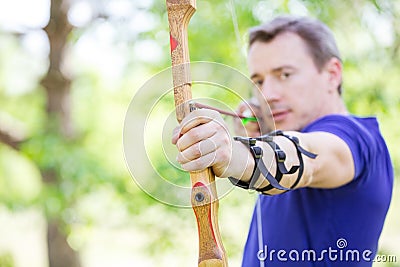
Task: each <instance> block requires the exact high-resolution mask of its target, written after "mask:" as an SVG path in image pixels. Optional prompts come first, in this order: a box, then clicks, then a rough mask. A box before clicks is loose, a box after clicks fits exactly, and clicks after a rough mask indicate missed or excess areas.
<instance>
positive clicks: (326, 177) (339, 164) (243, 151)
mask: <svg viewBox="0 0 400 267" xmlns="http://www.w3.org/2000/svg"><path fill="white" fill-rule="evenodd" d="M285 133H286V134H288V135H292V136H296V137H297V138H298V139H299V142H300V145H301V146H302V147H303V148H304V149H305V150H307V151H310V152H312V153H315V154H317V155H318V157H316V158H314V159H313V158H309V157H305V156H304V157H303V174H302V176H301V179H300V180H299V182H298V183H297V185H296V186H295V188H300V187H315V188H334V187H339V186H341V185H344V184H346V183H348V182H350V181H351V180H352V178H353V177H354V163H353V158H352V154H351V151H350V149H349V147H348V146H347V144H346V143H345V142H344V141H343V140H342V139H340V138H339V137H337V136H336V135H333V134H330V133H326V132H313V133H299V132H285ZM273 141H274V142H275V143H276V144H277V145H278V146H279V147H280V148H281V150H283V151H284V152H285V154H286V160H285V162H284V164H285V167H286V169H288V170H289V169H290V168H291V167H292V166H296V165H299V157H298V152H297V150H296V147H295V146H294V144H293V142H292V141H290V140H289V139H287V138H285V137H282V136H275V137H273ZM173 143H175V144H176V145H177V147H178V150H179V154H178V156H177V160H178V162H180V163H181V164H182V167H183V168H184V169H185V170H188V171H196V170H201V169H204V168H206V167H212V168H213V171H214V172H215V174H216V175H217V176H218V177H221V178H224V177H235V178H237V179H240V180H241V181H243V182H249V180H250V179H251V177H252V174H253V170H254V166H255V161H254V159H253V156H252V154H251V153H250V151H249V149H248V147H246V146H245V145H244V144H242V143H241V142H238V141H234V140H233V138H232V136H231V135H230V133H229V131H228V130H227V127H226V125H225V123H224V121H223V119H222V118H221V116H220V115H219V113H218V112H215V111H211V110H206V109H202V110H196V111H194V112H192V113H191V114H190V115H189V116H188V117H187V118H185V120H184V121H182V123H181V125H180V127H178V128H177V129H176V131H175V133H174V136H173ZM257 146H259V147H261V148H262V150H263V157H262V160H263V162H264V165H265V166H266V167H267V169H268V170H269V172H270V173H271V174H275V173H276V168H277V165H276V161H275V152H274V150H273V149H272V148H271V147H270V146H269V145H268V144H267V143H265V142H257ZM297 178H298V173H297V172H295V173H292V174H284V175H283V176H282V179H281V181H280V182H279V183H280V184H281V185H282V186H283V187H286V188H290V187H291V186H292V185H293V184H294V183H295V181H296V180H297ZM260 181H263V182H262V183H260V184H258V188H262V187H265V186H268V185H269V182H268V181H267V180H266V179H265V180H262V179H260ZM282 192H284V191H283V190H278V189H272V190H269V191H268V194H279V193H282Z"/></svg>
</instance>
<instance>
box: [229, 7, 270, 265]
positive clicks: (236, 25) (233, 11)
mask: <svg viewBox="0 0 400 267" xmlns="http://www.w3.org/2000/svg"><path fill="white" fill-rule="evenodd" d="M229 5H230V6H229V10H230V11H231V17H232V24H233V29H234V32H235V37H236V43H237V46H238V49H239V50H240V53H242V49H243V47H242V40H241V37H240V30H239V22H238V18H237V14H236V7H235V3H234V0H230V1H229ZM256 220H257V238H258V249H259V251H261V250H263V242H264V238H263V232H262V218H261V198H260V197H259V196H258V197H257V200H256ZM264 253H266V251H265V252H264ZM260 267H265V263H264V261H263V260H260Z"/></svg>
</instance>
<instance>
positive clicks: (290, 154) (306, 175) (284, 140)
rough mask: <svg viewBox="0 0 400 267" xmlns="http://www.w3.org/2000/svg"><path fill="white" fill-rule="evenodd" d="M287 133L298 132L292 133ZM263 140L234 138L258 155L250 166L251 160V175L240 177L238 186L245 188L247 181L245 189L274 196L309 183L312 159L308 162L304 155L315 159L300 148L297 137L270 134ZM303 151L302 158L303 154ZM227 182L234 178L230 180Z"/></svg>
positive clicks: (233, 180) (311, 172)
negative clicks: (251, 140) (250, 140)
mask: <svg viewBox="0 0 400 267" xmlns="http://www.w3.org/2000/svg"><path fill="white" fill-rule="evenodd" d="M290 135H297V136H298V135H301V134H300V133H297V134H296V133H294V132H293V133H290ZM299 137H300V136H299ZM263 140H264V141H257V142H254V140H253V142H249V141H247V139H245V138H244V139H239V141H236V142H237V143H242V142H243V143H246V144H247V145H248V148H247V149H248V150H251V151H253V152H252V154H253V157H254V158H258V159H257V160H256V161H257V162H258V163H257V168H254V166H255V164H254V162H255V160H254V159H253V161H252V162H253V165H252V166H253V171H252V175H250V176H249V175H244V176H241V177H240V182H237V184H238V185H239V184H240V185H239V186H240V187H243V188H246V187H247V186H246V184H247V185H248V187H247V188H250V189H256V190H258V191H261V192H263V193H267V194H272V195H275V194H280V193H283V192H285V191H287V190H289V189H295V188H299V187H305V186H308V185H309V184H310V181H311V180H312V177H313V175H312V174H313V165H312V164H310V162H312V160H313V159H311V161H309V160H305V159H304V158H307V159H308V157H311V158H315V155H313V154H312V153H308V152H307V151H305V150H303V149H304V147H301V146H300V143H299V142H298V139H294V138H292V137H290V136H288V135H286V136H270V137H268V138H264V139H263ZM250 143H251V145H250ZM257 151H258V152H257ZM303 152H304V153H305V154H304V155H306V157H303ZM256 154H257V155H256ZM261 155H262V156H261ZM231 181H232V182H235V181H236V180H235V179H231ZM277 188H278V189H277Z"/></svg>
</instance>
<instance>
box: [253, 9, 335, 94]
mask: <svg viewBox="0 0 400 267" xmlns="http://www.w3.org/2000/svg"><path fill="white" fill-rule="evenodd" d="M285 32H291V33H295V34H297V35H298V36H299V37H300V38H302V39H303V41H304V42H305V44H306V47H307V50H308V52H309V53H310V55H311V57H312V60H313V62H314V64H315V66H316V67H317V69H318V70H319V71H320V70H322V68H323V67H324V66H325V64H326V63H327V62H328V61H329V60H330V59H331V58H333V57H335V58H337V59H339V60H340V61H341V58H340V53H339V49H338V48H337V45H336V41H335V38H334V37H333V34H332V32H331V30H330V29H329V28H328V26H326V25H325V24H324V23H322V22H321V21H319V20H316V19H312V18H308V17H296V16H279V17H276V18H275V19H273V20H272V21H270V22H268V23H266V24H262V25H260V26H257V27H254V28H251V29H250V39H249V47H251V45H252V44H253V43H254V42H256V41H261V42H270V41H272V40H273V39H274V38H275V37H276V36H278V35H279V34H282V33H285ZM341 87H342V86H341V84H340V85H339V88H338V91H339V94H341V92H342V88H341Z"/></svg>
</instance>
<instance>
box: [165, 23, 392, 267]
mask: <svg viewBox="0 0 400 267" xmlns="http://www.w3.org/2000/svg"><path fill="white" fill-rule="evenodd" d="M248 65H249V70H250V75H251V79H252V80H253V82H254V83H255V84H256V85H257V86H258V88H259V91H258V92H256V98H257V99H258V103H259V105H260V107H261V112H264V114H263V118H264V120H263V121H262V122H263V123H265V124H266V126H267V128H269V129H279V130H282V131H283V132H276V133H274V134H272V135H270V136H267V137H264V138H258V140H257V141H256V140H255V139H246V138H236V139H235V140H233V139H232V137H231V136H230V134H229V132H228V131H227V130H226V129H227V128H226V126H225V123H224V121H223V119H222V118H221V116H220V115H219V114H218V113H217V112H215V111H211V110H206V109H201V110H195V111H193V112H192V113H191V114H189V115H188V116H187V117H186V118H185V119H184V120H183V122H182V123H181V125H180V126H179V127H178V128H177V130H176V131H175V133H174V136H173V143H175V144H176V146H177V148H178V150H179V153H178V156H177V160H178V161H179V162H180V163H181V165H182V167H183V168H184V169H185V170H187V171H196V170H201V169H204V168H206V167H212V169H213V171H214V173H215V174H216V175H217V176H218V177H230V179H231V181H233V182H234V183H235V184H236V185H238V186H240V187H243V188H251V189H255V190H258V191H260V192H262V193H263V194H261V195H260V196H259V198H258V201H257V205H256V209H255V211H254V215H253V218H252V221H251V226H250V231H249V235H248V240H247V243H246V247H245V251H244V257H243V265H242V266H264V264H265V265H267V266H372V260H373V258H374V256H375V254H376V253H377V245H378V239H379V236H380V233H381V231H382V227H383V223H384V219H385V216H386V213H387V210H388V208H389V203H390V199H391V193H392V184H393V170H392V165H391V160H390V156H389V153H388V150H387V147H386V144H385V142H384V140H383V138H382V136H381V134H380V132H379V126H378V123H377V120H376V119H375V118H373V117H368V118H361V117H356V116H354V115H351V114H349V113H348V111H347V109H346V107H345V105H344V103H343V100H342V98H341V84H342V64H341V60H340V56H339V52H338V50H337V47H336V43H335V40H334V38H333V36H332V33H331V32H330V30H329V29H328V28H327V27H326V26H325V25H324V24H322V23H321V22H319V21H316V20H312V19H309V18H297V17H289V16H284V17H278V18H276V19H274V20H273V21H271V22H270V23H268V24H265V25H262V26H260V27H256V28H254V29H252V30H251V32H250V46H249V53H248ZM264 98H265V101H266V102H267V104H268V106H269V107H268V106H267V105H262V103H263V101H264ZM255 131H256V132H257V129H256V130H255ZM253 134H254V132H253V133H250V136H252V135H253ZM261 150H262V152H260V151H261ZM233 177H234V178H233Z"/></svg>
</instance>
